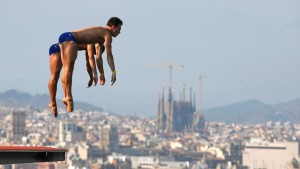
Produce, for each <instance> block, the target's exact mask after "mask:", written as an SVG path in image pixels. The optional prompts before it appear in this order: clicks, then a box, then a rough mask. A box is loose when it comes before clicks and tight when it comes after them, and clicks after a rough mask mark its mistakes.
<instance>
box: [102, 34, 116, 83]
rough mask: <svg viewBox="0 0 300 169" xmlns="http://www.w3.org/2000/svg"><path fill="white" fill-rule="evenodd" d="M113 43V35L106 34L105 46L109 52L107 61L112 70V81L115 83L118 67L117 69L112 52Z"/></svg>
mask: <svg viewBox="0 0 300 169" xmlns="http://www.w3.org/2000/svg"><path fill="white" fill-rule="evenodd" d="M111 43H112V37H111V36H106V38H105V48H106V53H107V62H108V65H109V67H110V69H111V71H112V75H111V82H112V84H111V85H113V84H114V83H115V81H116V80H117V78H116V69H115V63H114V57H113V54H112V47H111Z"/></svg>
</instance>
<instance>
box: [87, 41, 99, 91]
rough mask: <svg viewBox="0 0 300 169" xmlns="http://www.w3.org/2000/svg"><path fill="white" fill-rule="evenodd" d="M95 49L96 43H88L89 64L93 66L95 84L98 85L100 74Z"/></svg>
mask: <svg viewBox="0 0 300 169" xmlns="http://www.w3.org/2000/svg"><path fill="white" fill-rule="evenodd" d="M94 50H95V45H94V44H88V45H87V53H88V58H89V64H90V66H91V69H92V71H93V75H94V86H96V85H97V82H98V75H97V69H96V64H95V58H94Z"/></svg>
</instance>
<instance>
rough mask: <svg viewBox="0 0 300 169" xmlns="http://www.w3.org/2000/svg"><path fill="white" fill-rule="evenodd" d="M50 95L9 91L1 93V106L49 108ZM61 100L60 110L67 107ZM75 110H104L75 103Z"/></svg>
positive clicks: (58, 101)
mask: <svg viewBox="0 0 300 169" xmlns="http://www.w3.org/2000/svg"><path fill="white" fill-rule="evenodd" d="M49 99H50V97H49V95H47V94H43V95H40V94H37V95H30V94H28V93H25V92H22V91H18V90H8V91H6V92H3V93H0V106H9V107H25V106H32V107H34V108H37V109H45V108H48V104H49ZM61 100H62V99H61V98H57V104H58V107H59V108H64V107H65V106H64V105H63V103H62V102H61ZM74 104H75V109H82V110H86V111H93V110H98V111H102V110H103V109H102V108H100V107H97V106H93V105H91V104H87V103H84V102H74Z"/></svg>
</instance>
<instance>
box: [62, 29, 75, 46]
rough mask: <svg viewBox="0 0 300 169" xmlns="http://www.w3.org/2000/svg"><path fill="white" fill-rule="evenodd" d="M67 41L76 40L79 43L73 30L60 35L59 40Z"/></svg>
mask: <svg viewBox="0 0 300 169" xmlns="http://www.w3.org/2000/svg"><path fill="white" fill-rule="evenodd" d="M66 41H74V42H76V43H77V40H76V38H75V37H74V36H73V34H72V33H71V32H65V33H63V34H61V35H60V36H59V38H58V42H59V43H60V44H61V43H63V42H66Z"/></svg>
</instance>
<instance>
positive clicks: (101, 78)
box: [100, 73, 105, 85]
mask: <svg viewBox="0 0 300 169" xmlns="http://www.w3.org/2000/svg"><path fill="white" fill-rule="evenodd" d="M104 84H105V76H104V73H101V74H100V85H104Z"/></svg>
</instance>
